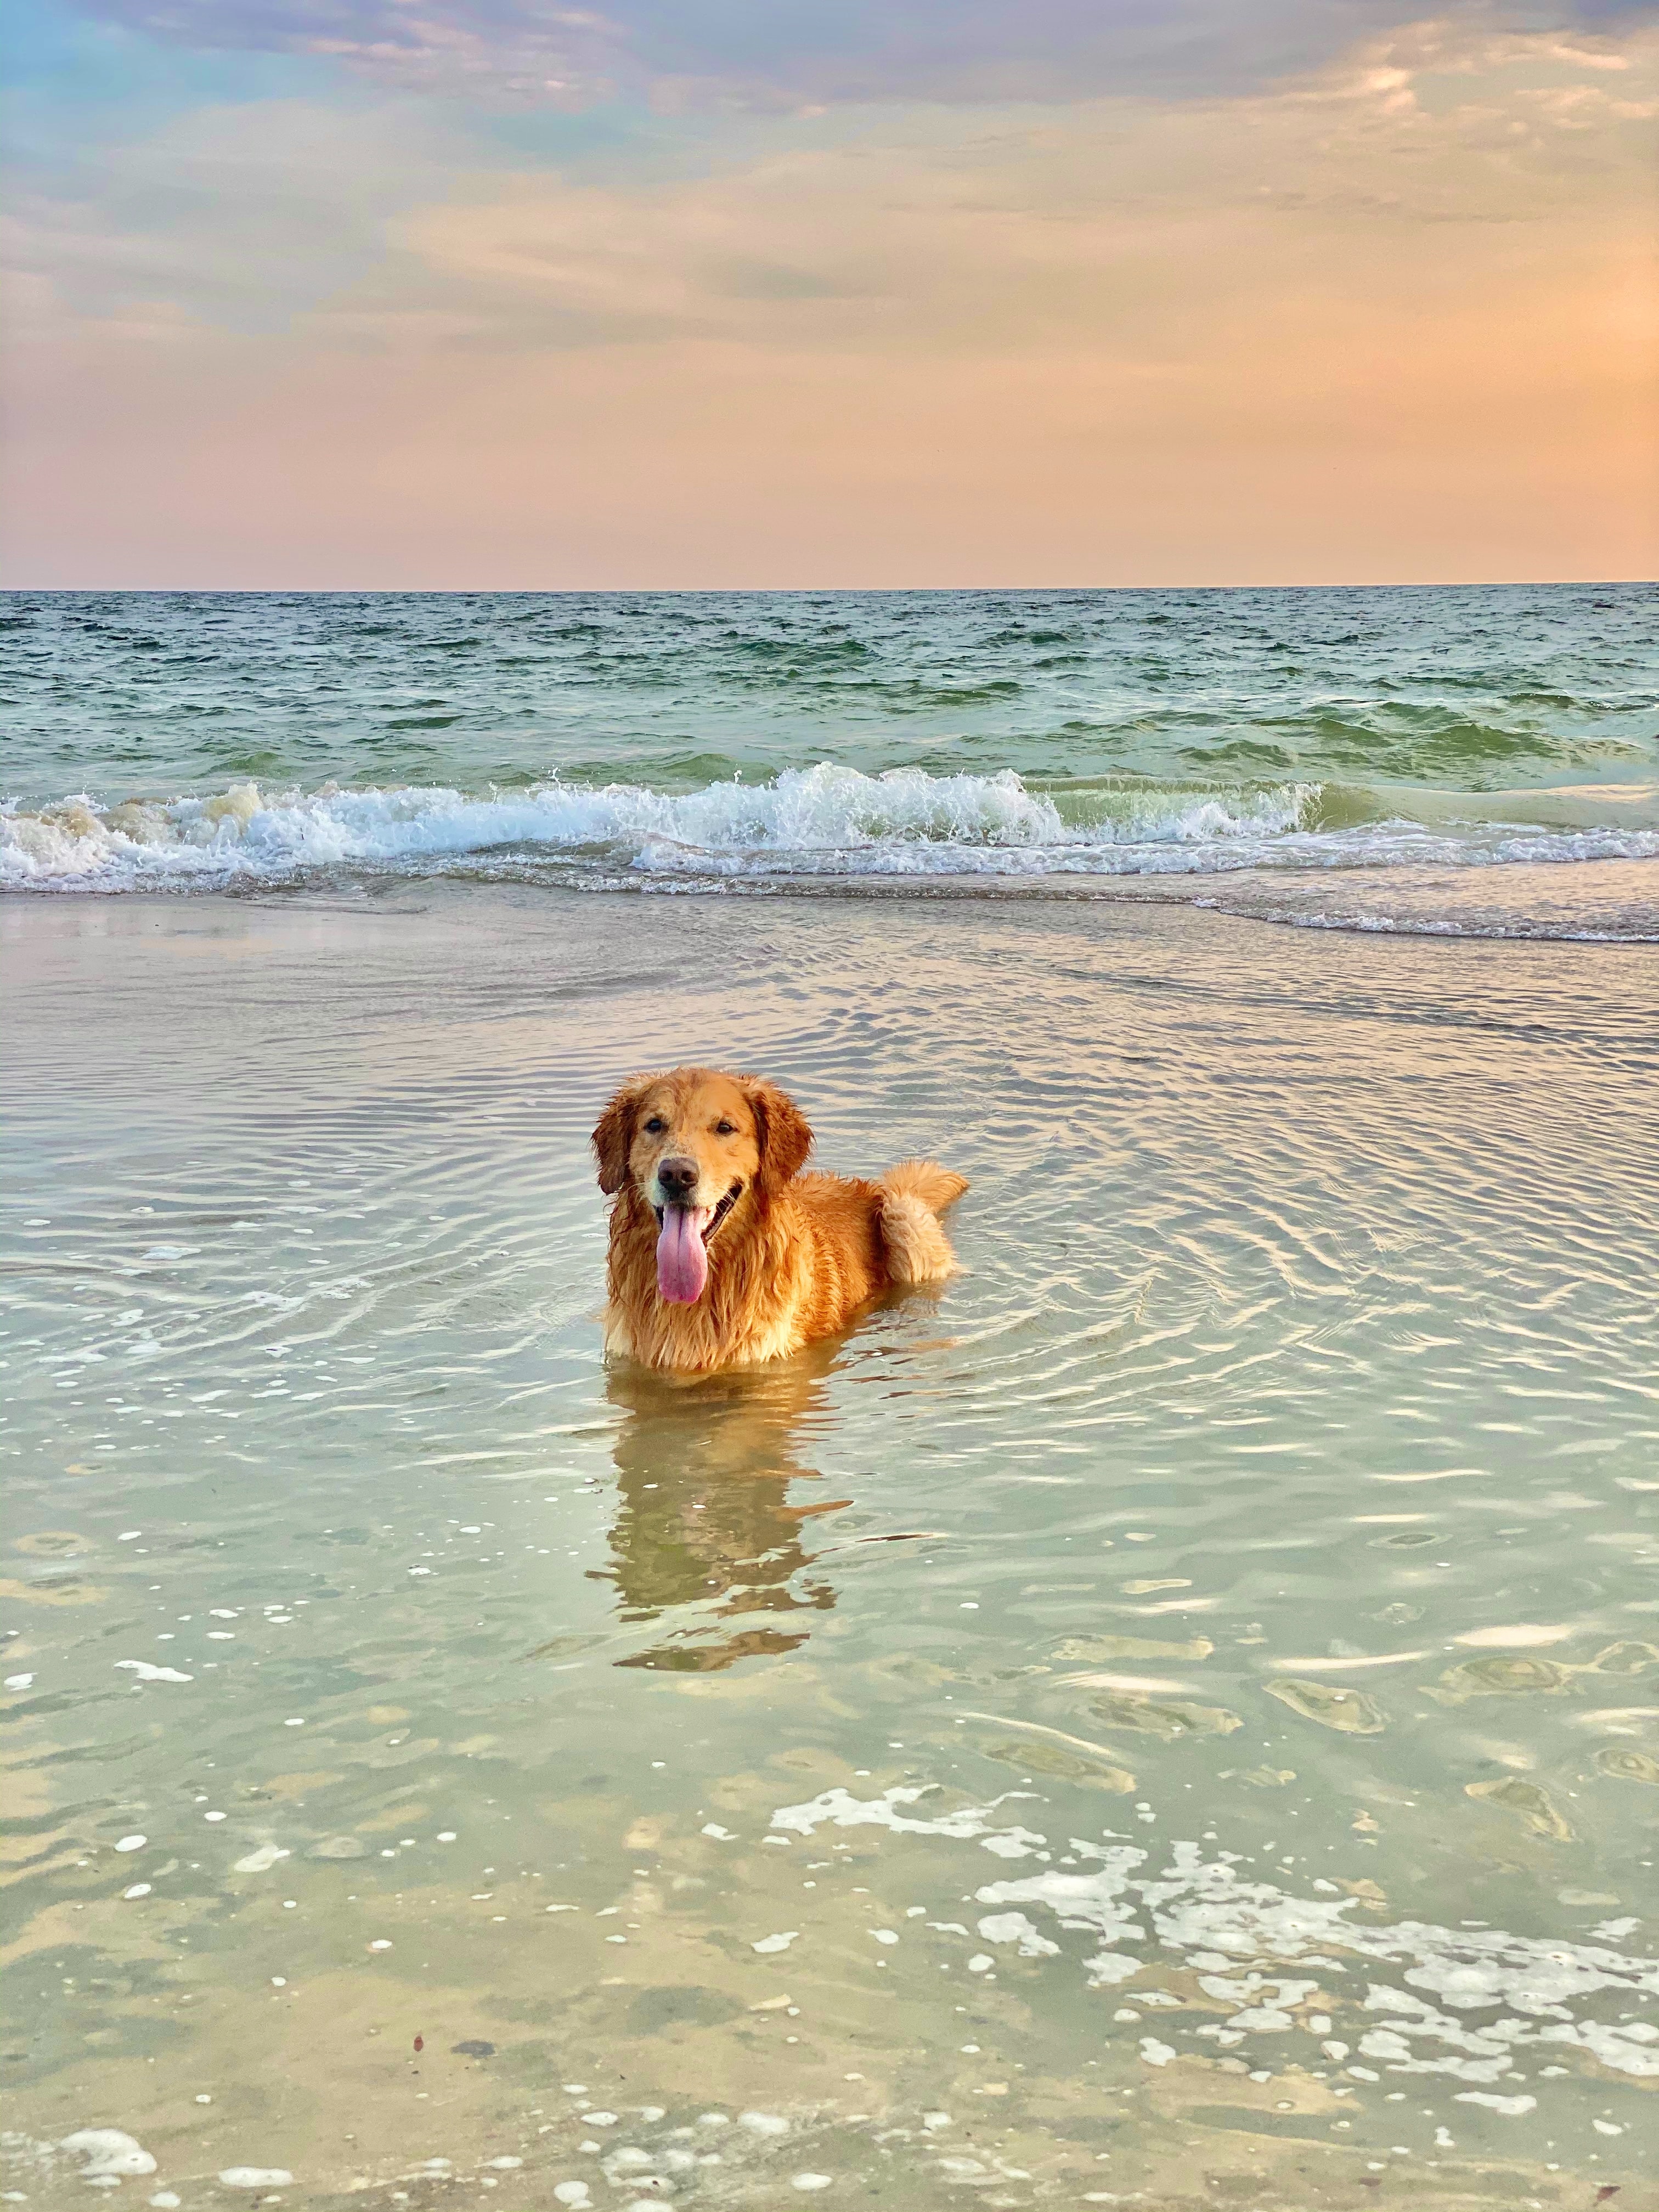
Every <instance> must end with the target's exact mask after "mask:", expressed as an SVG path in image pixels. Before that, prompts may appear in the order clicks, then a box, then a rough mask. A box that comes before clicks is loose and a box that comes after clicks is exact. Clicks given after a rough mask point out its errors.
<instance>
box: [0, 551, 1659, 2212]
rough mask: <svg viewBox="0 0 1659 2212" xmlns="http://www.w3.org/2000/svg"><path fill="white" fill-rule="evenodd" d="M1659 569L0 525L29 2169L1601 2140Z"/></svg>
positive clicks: (1657, 860)
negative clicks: (909, 1191)
mask: <svg viewBox="0 0 1659 2212" xmlns="http://www.w3.org/2000/svg"><path fill="white" fill-rule="evenodd" d="M1653 605H1654V602H1653V599H1652V596H1651V595H1650V594H1647V593H1644V592H1641V591H1638V590H1636V589H1634V588H1624V587H1621V588H1618V589H1610V590H1607V591H1589V590H1581V589H1579V588H1577V587H1573V588H1571V589H1561V590H1547V591H1546V590H1538V591H1504V592H1349V593H1345V592H1238V593H1207V594H1200V593H1158V594H1143V595H1136V594H1130V593H1111V594H1089V595H1085V594H1060V593H1046V594H1030V595H1016V594H972V595H951V596H948V597H946V596H939V597H935V598H929V597H927V596H926V595H906V596H903V597H899V596H873V595H872V596H871V597H868V598H860V599H844V598H835V599H830V598H825V597H822V596H811V595H798V596H795V597H791V598H787V599H726V598H721V599H713V598H711V599H644V598H640V599H615V598H612V599H591V600H582V599H464V598H451V599H242V598H235V599H232V598H224V599H212V598H177V597H168V598H137V597H124V598H112V597H107V596H106V597H96V596H93V595H82V596H77V597H52V598H50V599H30V598H28V597H27V596H14V598H13V599H11V600H10V602H9V619H10V620H11V623H12V627H11V628H10V629H9V630H7V631H6V632H5V633H4V634H3V635H4V636H5V638H6V640H7V641H8V653H9V669H10V673H9V678H8V679H7V681H8V686H9V689H8V694H7V696H8V702H9V703H8V708H7V715H8V720H7V739H6V747H7V750H6V756H5V757H6V765H7V771H8V773H7V780H6V788H7V791H8V793H9V794H10V795H11V797H12V799H13V800H14V806H13V811H12V812H11V814H10V816H9V820H8V823H7V827H6V830H5V837H6V840H7V842H6V843H5V846H4V854H5V865H6V867H7V869H8V870H9V882H10V883H11V884H12V885H13V886H14V889H15V892H16V894H17V895H15V896H8V897H6V898H4V899H0V1024H3V1035H4V1037H5V1041H6V1048H5V1051H4V1053H3V1054H0V1094H3V1110H4V1126H5V1129H6V1139H7V1170H8V1171H7V1174H6V1176H5V1177H4V1179H3V1181H0V1338H3V1341H0V1466H3V1468H4V1478H5V1508H6V1510H5V1515H4V1521H3V1527H0V1640H3V1661H4V1664H3V1670H0V1722H3V1726H0V1790H3V1802H0V1876H3V1878H0V1946H3V1948H0V1965H3V1970H4V1971H3V1980H0V2011H3V2022H0V2069H3V2071H0V2081H3V2083H4V2085H5V2087H6V2091H7V2105H6V2112H5V2118H4V2123H3V2130H0V2191H4V2192H5V2196H4V2201H5V2202H7V2203H12V2202H21V2203H27V2205H29V2206H32V2207H34V2208H37V2212H58V2208H60V2207H65V2208H66V2207H70V2206H73V2205H76V2204H85V2203H89V2202H91V2201H93V2197H92V2196H91V2194H90V2193H89V2192H90V2190H91V2188H92V2187H93V2186H94V2185H95V2186H96V2187H99V2188H102V2189H105V2190H106V2191H109V2192H110V2193H112V2194H113V2195H115V2196H116V2197H117V2201H118V2202H126V2203H134V2202H137V2203H146V2204H148V2205H149V2206H154V2207H156V2208H158V2212H176V2209H177V2208H183V2212H225V2208H228V2207H232V2206H241V2207H250V2208H251V2207H252V2206H255V2205H258V2206H259V2207H260V2208H261V2212H265V2208H268V2207H271V2206H275V2205H277V2204H285V2205H287V2206H289V2208H301V2207H304V2208H307V2212H313V2208H315V2212H344V2208H346V2207H348V2206H349V2207H355V2208H360V2212H361V2208H368V2212H402V2209H403V2208H406V2207H411V2206H412V2207H416V2208H418V2212H428V2208H432V2209H433V2212H436V2208H451V2207H459V2206H468V2207H472V2206H483V2205H490V2206H494V2207H495V2208H497V2212H647V2208H651V2207H656V2206H660V2205H662V2204H664V2203H667V2204H668V2205H670V2206H671V2207H678V2208H681V2209H682V2212H781V2208H782V2207H784V2206H787V2205H793V2204H796V2203H803V2202H819V2203H823V2204H824V2205H825V2206H827V2207H829V2208H834V2207H836V2206H843V2207H857V2208H860V2212H862V2209H863V2208H871V2212H882V2208H896V2212H947V2208H952V2207H960V2206H962V2205H964V2204H971V2203H982V2204H984V2205H986V2206H988V2207H992V2208H995V2212H1026V2208H1030V2212H1078V2208H1080V2207H1083V2206H1091V2207H1093V2206H1097V2205H1107V2206H1114V2205H1115V2206H1129V2207H1136V2208H1139V2212H1196V2208H1198V2207H1199V2206H1200V2205H1203V2206H1215V2205H1222V2206H1225V2207H1229V2208H1233V2212H1358V2208H1361V2207H1367V2208H1369V2207H1373V2206H1376V2205H1379V2204H1384V2205H1386V2204H1390V2203H1391V2204H1394V2205H1395V2206H1396V2207H1405V2208H1409V2212H1498V2208H1504V2212H1580V2208H1582V2209H1583V2212H1595V2208H1596V2207H1597V2206H1601V2207H1603V2208H1604V2212H1652V2208H1653V2207H1654V2206H1655V2204H1656V2202H1659V2198H1656V2191H1655V2185H1654V2179H1653V2174H1654V2159H1653V2154H1652V2145H1653V2141H1654V2136H1655V2122H1654V2117H1653V2115H1654V2110H1655V2106H1654V2098H1655V2094H1656V2092H1659V1957H1656V1943H1655V1934H1656V1923H1659V1888H1656V1871H1655V1867H1656V1859H1659V1382H1656V1369H1659V1362H1656V1356H1655V1355H1656V1345H1659V1306H1656V1291H1655V1285H1656V1283H1659V1106H1656V1102H1659V1020H1656V1009H1659V987H1656V976H1659V970H1656V966H1655V963H1656V958H1659V954H1656V951H1655V950H1654V946H1653V945H1652V944H1651V943H1650V942H1646V941H1644V939H1659V896H1656V893H1655V891H1654V890H1650V889H1649V888H1648V886H1649V884H1651V883H1653V882H1654V881H1655V879H1656V877H1659V855H1656V850H1655V845H1656V838H1659V829H1656V826H1655V817H1654V813H1653V804H1654V800H1653V792H1654V785H1655V782H1656V738H1655V717H1654V688H1653V671H1652V623H1651V621H1650V617H1651V614H1652V611H1653ZM641 892H645V893H662V892H675V893H679V894H688V893H689V894H696V893H705V894H708V895H707V896H686V895H681V896H639V894H640V893H641ZM42 894H46V895H42ZM94 894H95V895H94ZM780 894H791V895H790V896H781V895H780ZM1264 922H1265V923H1267V924H1273V925H1283V924H1286V923H1291V924H1302V925H1305V926H1304V927H1283V926H1271V927H1264V926H1263V924H1264ZM676 1060H705V1061H713V1062H716V1063H720V1064H725V1065H728V1066H740V1067H750V1068H754V1069H757V1070H760V1071H763V1072H764V1073H768V1074H769V1075H771V1076H773V1077H775V1079H778V1080H779V1081H781V1082H782V1083H784V1084H785V1085H787V1086H788V1088H789V1089H790V1090H791V1091H793V1094H794V1095H795V1096H796V1097H797V1098H798V1099H799V1101H800V1103H801V1104H802V1106H803V1107H804V1108H805V1110H806V1112H807V1114H808V1115H809V1117H810V1118H811V1121H812V1123H813V1125H814V1127H815V1128H816V1130H817V1139H818V1158H819V1160H820V1162H821V1164H823V1165H824V1166H827V1167H829V1168H833V1169H837V1170H843V1171H848V1172H867V1171H870V1170H877V1169H879V1168H880V1167H882V1166H884V1165H885V1164H888V1163H890V1161H892V1160H894V1159H896V1158H902V1157H903V1156H904V1155H905V1154H907V1153H909V1152H920V1151H926V1152H933V1153H936V1154H937V1155H939V1157H941V1158H944V1159H945V1160H947V1161H948V1162H950V1163H951V1165H953V1166H955V1167H957V1168H959V1169H960V1170H962V1171H963V1172H964V1173H965V1174H966V1175H968V1176H970V1177H971V1179H972V1188H971V1189H970V1190H969V1193H968V1194H967V1195H966V1196H965V1197H964V1198H963V1200H962V1201H961V1203H960V1205H959V1206H958V1207H957V1209H956V1212H955V1213H954V1215H953V1217H952V1224H951V1234H952V1237H953V1238H954V1240H955V1243H956V1245H957V1251H958V1253H959V1255H960V1258H961V1261H962V1264H963V1272H962V1273H961V1274H960V1275H959V1276H957V1278H955V1279H952V1280H951V1282H950V1283H948V1284H946V1285H944V1286H943V1287H942V1289H941V1290H940V1291H939V1293H938V1294H937V1295H931V1294H930V1295H927V1296H915V1297H900V1298H895V1299H894V1300H892V1301H890V1302H889V1303H888V1304H884V1305H883V1306H881V1307H880V1308H878V1310H875V1311H873V1312H872V1313H871V1314H870V1315H869V1316H866V1318H865V1319H864V1320H863V1321H862V1322H860V1325H859V1326H858V1327H857V1328H854V1329H853V1330H852V1331H851V1332H849V1334H848V1335H847V1337H846V1338H845V1339H843V1340H837V1341H835V1342H832V1343H829V1344H825V1345H823V1346H818V1347H816V1348H815V1349H814V1350H813V1351H812V1352H810V1353H809V1354H806V1355H804V1356H803V1357H802V1358H799V1359H797V1360H790V1361H783V1362H779V1363H776V1364H774V1365H772V1366H770V1367H768V1368H766V1369H763V1370H756V1371H755V1372H752V1373H750V1374H736V1375H731V1376H722V1377H719V1378H714V1379H713V1380H711V1381H708V1382H705V1383H699V1384H696V1385H695V1386H690V1387H685V1386H676V1385H673V1384H671V1383H664V1382H663V1381H662V1380H661V1379H660V1378H655V1377H653V1376H647V1375H642V1374H640V1373H637V1372H634V1371H631V1370H626V1369H624V1368H623V1367H620V1366H611V1367H607V1365H606V1364H605V1361H604V1359H603V1358H602V1354H601V1349H600V1339H599V1328H598V1325H597V1319H596V1316H597V1310H598V1307H599V1302H600V1298H601V1296H602V1278H603V1267H604V1252H605V1227H606V1225H605V1203H604V1200H603V1199H602V1198H601V1196H600V1194H599V1190H598V1188H597V1187H596V1185H595V1182H594V1181H593V1166H592V1158H591V1156H590V1153H589V1151H588V1144H587V1137H588V1132H589V1131H590V1130H591V1128H592V1125H593V1122H594V1121H595V1119H596V1117H597V1115H598V1113H599V1109H600V1106H601V1105H602V1103H603V1102H604V1100H605V1097H607V1096H608V1095H609V1093H610V1091H611V1088H612V1087H613V1086H614V1085H616V1084H617V1081H618V1080H620V1079H622V1078H623V1077H624V1076H626V1075H629V1074H630V1073H634V1072H635V1071H637V1070H638V1069H640V1068H641V1067H642V1066H659V1065H664V1064H667V1063H671V1062H673V1061H676Z"/></svg>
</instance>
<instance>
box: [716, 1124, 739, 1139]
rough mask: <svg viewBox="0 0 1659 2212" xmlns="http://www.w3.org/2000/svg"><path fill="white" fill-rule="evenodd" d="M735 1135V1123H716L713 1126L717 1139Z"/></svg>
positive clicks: (736, 1131) (736, 1130)
mask: <svg viewBox="0 0 1659 2212" xmlns="http://www.w3.org/2000/svg"><path fill="white" fill-rule="evenodd" d="M737 1133H738V1125H737V1123H736V1122H735V1121H716V1122H715V1124H714V1134H715V1135H716V1136H717V1137H735V1136H736V1135H737Z"/></svg>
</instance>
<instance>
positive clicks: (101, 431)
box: [0, 0, 1659, 589]
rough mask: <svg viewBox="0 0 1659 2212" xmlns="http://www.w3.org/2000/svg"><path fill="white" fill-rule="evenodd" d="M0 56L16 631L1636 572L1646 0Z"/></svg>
mask: <svg viewBox="0 0 1659 2212" xmlns="http://www.w3.org/2000/svg"><path fill="white" fill-rule="evenodd" d="M8 25H9V27H8V29H7V31H6V33H5V40H6V47H7V51H6V53H5V56H4V59H5V63H6V69H5V79H6V83H7V91H6V94H5V100H4V106H5V114H4V117H3V126H4V143H5V148H6V153H7V160H8V167H9V177H8V179H7V191H6V196H5V204H6V209H7V213H6V216H5V220H4V225H3V229H4V241H5V252H4V260H5V266H6V285H7V300H6V303H5V329H6V331H7V332H8V333H9V337H8V340H7V344H6V375H7V381H8V390H7V395H6V399H7V405H6V419H7V425H8V436H7V454H6V483H5V497H4V502H3V540H0V580H3V581H4V582H6V583H8V584H12V585H34V586H46V585H61V586H200V587H210V586H227V587H229V586H268V587H284V586H292V587H296V588H298V587H315V588H322V587H386V588H394V587H418V586H432V587H473V588H484V587H495V588H513V587H523V588H526V589H529V588H556V587H581V586H592V587H600V586H671V587H684V588H695V587H698V586H800V585H825V586H833V585H865V586H902V585H941V586H943V585H962V584H1027V585H1042V584H1054V585H1062V584H1163V583H1175V584H1200V583H1214V584H1225V583H1297V582H1306V583H1320V582H1337V581H1350V582H1373V581H1376V582H1391V581H1402V582H1409V581H1442V580H1503V579H1517V580H1519V579H1534V578H1547V577H1553V578H1571V577H1580V578H1609V579H1610V578H1615V577H1634V576H1652V575H1654V574H1656V573H1659V544H1656V539H1659V466H1656V452H1659V404H1656V401H1659V392H1656V374H1655V366H1656V361H1659V284H1656V271H1655V253H1654V248H1655V238H1656V220H1655V218H1656V208H1655V192H1654V177H1655V167H1654V161H1653V154H1654V143H1653V141H1654V125H1655V120H1656V118H1659V0H1505V4H1491V5H1488V4H1476V0H1450V4H1443V5H1441V6H1440V8H1439V9H1438V10H1437V12H1435V13H1433V14H1432V15H1430V14H1425V12H1424V11H1423V8H1422V5H1421V0H1419V4H1415V5H1414V4H1413V0H614V4H609V5H604V4H601V5H596V6H594V7H592V8H590V7H586V6H580V5H576V6H569V7H566V6H562V5H557V4H551V0H81V4H80V5H79V6H78V7H70V6H67V5H64V4H62V0H11V4H10V8H9V11H8Z"/></svg>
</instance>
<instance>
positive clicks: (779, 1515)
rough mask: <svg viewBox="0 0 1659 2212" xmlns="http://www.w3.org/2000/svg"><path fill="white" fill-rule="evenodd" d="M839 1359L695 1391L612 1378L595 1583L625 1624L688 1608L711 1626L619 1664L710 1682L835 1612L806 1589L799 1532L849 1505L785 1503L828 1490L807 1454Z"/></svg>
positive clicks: (827, 1598)
mask: <svg viewBox="0 0 1659 2212" xmlns="http://www.w3.org/2000/svg"><path fill="white" fill-rule="evenodd" d="M833 1358H834V1352H833V1349H832V1348H831V1347H830V1346H814V1347H813V1348H812V1349H811V1351H808V1352H802V1353H799V1354H798V1355H797V1357H796V1358H793V1359H792V1360H790V1361H789V1362H788V1363H787V1364H776V1365H774V1366H771V1367H768V1368H761V1369H753V1368H751V1369H750V1370H746V1371H728V1372H726V1373H724V1374H720V1375H714V1376H706V1377H703V1378H701V1379H699V1380H698V1381H696V1382H684V1381H681V1382H674V1381H671V1380H670V1379H669V1378H668V1377H666V1376H661V1375H657V1374H653V1373H652V1372H650V1371H649V1370H646V1369H643V1368H629V1369H626V1370H616V1371H613V1372H612V1373H611V1375H610V1376H608V1377H607V1378H606V1384H605V1390H606V1395H607V1396H608V1397H609V1399H610V1401H611V1404H612V1405H614V1406H617V1407H620V1408H621V1409H622V1411H623V1425H622V1427H621V1429H620V1431H618V1433H617V1439H616V1443H615V1446H614V1449H615V1453H616V1461H617V1489H618V1504H617V1519H616V1523H615V1526H614V1527H613V1528H612V1531H611V1547H612V1551H613V1554H614V1556H613V1559H612V1562H611V1565H610V1566H609V1567H607V1568H602V1569H599V1570H596V1576H597V1577H598V1578H600V1579H603V1580H606V1581H609V1582H611V1583H615V1584H616V1587H617V1593H618V1595H619V1596H620V1598H621V1601H622V1608H621V1609H622V1617H623V1620H627V1621H630V1622H641V1621H648V1620H655V1619H656V1618H658V1617H659V1615H660V1614H662V1613H666V1612H668V1611H670V1610H671V1609H674V1608H678V1607H682V1606H685V1607H699V1608H701V1609H702V1610H703V1613H704V1620H703V1623H702V1625H701V1626H697V1627H690V1626H688V1627H684V1628H678V1629H676V1630H674V1631H673V1632H672V1633H671V1635H669V1636H668V1637H667V1638H665V1639H664V1641H663V1642H662V1643H660V1644H656V1645H653V1647H652V1648H651V1649H650V1650H646V1651H640V1652H635V1653H634V1654H633V1655H632V1656H629V1658H626V1659H623V1660H621V1661H619V1662H618V1664H620V1665H622V1666H624V1667H650V1668H663V1669H669V1670H674V1671H680V1672H685V1673H697V1674H712V1673H714V1672H715V1671H717V1670H718V1669H719V1668H722V1667H730V1666H732V1664H733V1663H734V1662H736V1661H738V1660H739V1659H746V1658H750V1657H755V1656H760V1655H762V1654H765V1653H776V1652H782V1651H793V1650H794V1649H795V1648H796V1647H797V1645H799V1644H804V1643H805V1641H806V1638H807V1635H808V1632H809V1626H810V1625H809V1623H807V1622H806V1621H805V1620H802V1619H801V1617H800V1616H801V1615H802V1614H803V1613H811V1612H813V1611H819V1612H822V1611H824V1610H826V1609H827V1608H828V1607H830V1606H832V1605H834V1603H835V1601H836V1593H835V1590H834V1589H833V1588H832V1586H831V1585H830V1584H829V1583H828V1582H825V1581H823V1580H822V1579H819V1578H816V1577H811V1575H803V1570H805V1569H806V1568H807V1567H808V1566H809V1565H810V1562H809V1559H808V1555H807V1553H806V1551H805V1548H804V1547H803V1543H802V1537H803V1534H804V1528H803V1524H804V1523H805V1522H808V1521H811V1520H812V1519H814V1518H816V1516H817V1515H819V1514H821V1513H833V1512H836V1511H837V1510H839V1509H840V1508H841V1507H842V1506H844V1505H846V1504H848V1503H849V1502H850V1501H849V1500H848V1499H847V1498H813V1499H812V1500H811V1503H810V1504H806V1503H800V1504H795V1503H792V1502H791V1501H790V1498H789V1496H788V1491H789V1486H790V1485H791V1484H792V1483H795V1482H799V1483H804V1484H812V1485H818V1484H821V1483H822V1480H823V1478H822V1476H821V1475H819V1474H818V1473H817V1470H816V1469H815V1468H811V1467H807V1466H805V1465H803V1464H802V1462H801V1461H800V1460H799V1458H798V1456H797V1452H798V1450H799V1449H800V1448H801V1447H802V1446H803V1444H805V1445H806V1447H807V1448H808V1449H810V1439H811V1436H812V1435H813V1433H814V1432H815V1431H824V1430H827V1428H828V1426H829V1420H830V1418H831V1416H830V1411H829V1391H828V1387H827V1383H826V1379H825V1378H826V1377H827V1376H828V1374H829V1368H830V1365H831V1363H832V1360H833ZM809 1494H810V1493H809ZM798 1577H799V1579H798ZM711 1612H712V1614H713V1620H710V1619H709V1618H708V1615H709V1613H711ZM715 1623H719V1624H720V1626H715Z"/></svg>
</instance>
